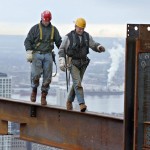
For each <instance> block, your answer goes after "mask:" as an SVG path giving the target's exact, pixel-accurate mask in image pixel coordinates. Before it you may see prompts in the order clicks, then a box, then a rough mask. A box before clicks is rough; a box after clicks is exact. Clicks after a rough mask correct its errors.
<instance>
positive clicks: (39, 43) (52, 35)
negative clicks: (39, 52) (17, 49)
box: [35, 23, 54, 49]
mask: <svg viewBox="0 0 150 150" xmlns="http://www.w3.org/2000/svg"><path fill="white" fill-rule="evenodd" d="M51 26H52V31H51V35H50V43H51V44H53V43H54V41H53V40H54V26H53V25H51ZM39 30H40V40H39V41H38V43H37V44H36V45H35V49H37V48H38V47H39V46H40V45H41V42H42V39H43V33H42V27H41V23H39Z"/></svg>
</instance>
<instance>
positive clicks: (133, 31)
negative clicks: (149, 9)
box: [124, 24, 139, 150]
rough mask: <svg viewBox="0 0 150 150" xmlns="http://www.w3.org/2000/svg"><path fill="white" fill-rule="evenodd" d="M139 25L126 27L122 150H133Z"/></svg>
mask: <svg viewBox="0 0 150 150" xmlns="http://www.w3.org/2000/svg"><path fill="white" fill-rule="evenodd" d="M138 26H139V25H137V24H128V25H127V38H126V67H125V105H124V106H125V112H124V113H125V115H124V125H125V126H124V150H133V126H134V124H133V119H134V89H135V86H134V85H135V52H136V51H135V49H136V38H137V37H138V36H139V31H138V30H137V28H138Z"/></svg>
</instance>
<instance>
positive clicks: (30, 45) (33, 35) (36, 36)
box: [24, 22, 62, 52]
mask: <svg viewBox="0 0 150 150" xmlns="http://www.w3.org/2000/svg"><path fill="white" fill-rule="evenodd" d="M40 23H41V22H40ZM41 28H42V35H43V36H42V41H40V29H39V24H36V25H34V26H33V27H32V28H31V29H30V31H29V33H28V35H27V37H26V39H25V41H24V45H25V49H26V50H33V51H43V52H46V51H52V49H54V44H53V43H54V42H55V44H56V46H57V48H59V46H60V44H61V41H62V38H61V36H60V34H59V32H58V30H57V28H56V27H55V26H54V39H53V42H52V43H51V42H50V36H51V31H52V25H51V23H50V24H49V25H48V26H44V25H43V24H42V23H41ZM38 42H40V45H39V46H38V47H37V46H36V45H37V43H38Z"/></svg>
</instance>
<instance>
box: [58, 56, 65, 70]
mask: <svg viewBox="0 0 150 150" xmlns="http://www.w3.org/2000/svg"><path fill="white" fill-rule="evenodd" d="M59 68H60V70H62V71H65V69H66V68H65V58H64V57H59Z"/></svg>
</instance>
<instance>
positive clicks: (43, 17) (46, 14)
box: [41, 10, 52, 22]
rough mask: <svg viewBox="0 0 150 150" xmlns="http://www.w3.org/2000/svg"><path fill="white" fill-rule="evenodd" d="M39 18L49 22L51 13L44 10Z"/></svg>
mask: <svg viewBox="0 0 150 150" xmlns="http://www.w3.org/2000/svg"><path fill="white" fill-rule="evenodd" d="M41 19H42V20H43V21H46V22H49V21H51V19H52V14H51V12H50V11H48V10H45V11H44V12H43V13H42V14H41Z"/></svg>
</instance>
